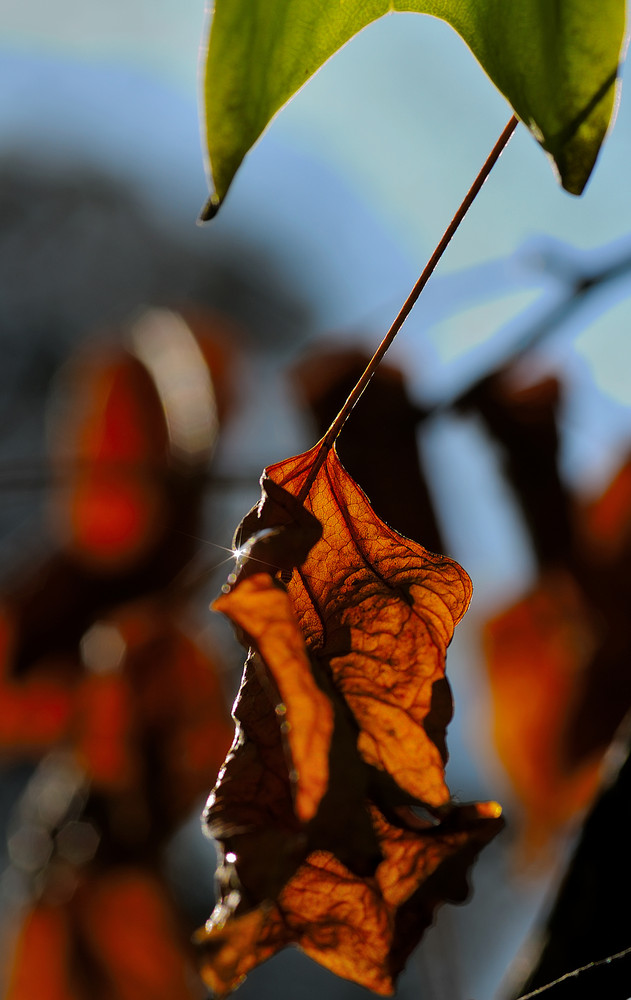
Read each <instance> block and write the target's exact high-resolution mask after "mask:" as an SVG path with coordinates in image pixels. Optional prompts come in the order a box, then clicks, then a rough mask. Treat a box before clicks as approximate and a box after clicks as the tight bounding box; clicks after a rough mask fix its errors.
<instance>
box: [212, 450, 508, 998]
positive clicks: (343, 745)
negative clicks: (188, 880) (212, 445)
mask: <svg viewBox="0 0 631 1000" xmlns="http://www.w3.org/2000/svg"><path fill="white" fill-rule="evenodd" d="M317 454H318V446H317V445H316V447H315V448H314V449H312V450H311V451H309V452H307V453H305V454H304V455H300V456H298V457H296V458H292V459H288V460H287V461H285V462H282V463H280V464H279V465H276V466H272V467H271V468H269V469H268V470H266V472H265V473H264V475H263V478H262V487H263V498H262V500H261V502H260V503H259V505H258V506H257V507H256V508H254V510H253V511H251V512H250V514H248V515H247V516H246V518H245V519H244V521H243V522H242V524H241V526H240V529H239V531H238V533H237V538H236V545H237V546H238V565H237V569H236V571H235V573H233V574H231V576H230V577H229V581H228V584H227V585H226V586H225V587H224V594H223V595H222V596H221V597H220V598H219V599H218V601H217V602H216V604H215V607H216V608H217V609H218V610H221V611H223V612H224V613H226V614H227V615H228V616H229V617H230V618H231V619H232V621H233V622H234V623H235V624H236V625H237V627H238V629H239V630H240V632H241V633H242V634H243V638H244V641H245V643H246V644H247V645H249V646H250V654H249V656H248V660H247V662H246V667H245V671H244V678H243V681H242V685H241V689H240V692H239V696H238V698H237V701H236V704H235V708H234V716H235V720H236V724H237V730H236V735H235V739H234V742H233V745H232V748H231V751H230V753H229V755H228V758H227V759H226V762H225V764H224V767H223V769H222V771H221V773H220V775H219V779H218V782H217V785H216V787H215V789H214V791H213V793H212V795H211V797H210V799H209V803H208V806H207V809H206V814H205V818H206V823H207V828H208V832H209V833H210V835H211V836H212V837H214V838H215V839H216V840H217V841H219V843H220V859H221V860H220V864H219V868H218V872H217V881H218V886H219V889H220V899H219V902H218V903H217V906H216V908H215V910H214V911H213V914H212V915H211V917H210V919H209V921H208V923H207V924H206V926H205V928H203V929H202V930H200V931H199V932H198V935H197V940H198V944H199V946H200V949H201V967H202V973H203V975H204V978H205V980H206V982H207V984H208V985H209V986H210V987H211V989H212V990H213V991H214V992H215V993H216V994H218V995H224V994H225V993H227V992H229V991H230V990H231V989H233V988H234V987H235V986H236V985H238V983H239V982H240V981H241V980H242V978H243V977H244V976H245V975H246V974H247V973H248V972H249V971H250V969H251V968H253V967H254V966H255V965H257V964H259V963H260V962H262V961H264V960H265V959H267V958H269V957H270V956H271V955H273V954H274V953H275V952H277V951H278V950H279V949H280V948H282V947H284V946H286V945H288V944H291V943H295V944H298V945H299V946H300V947H301V948H302V949H303V950H304V951H305V952H306V953H307V954H309V955H310V956H311V957H312V958H314V959H316V960H317V961H318V962H320V963H321V964H322V965H324V966H326V967H327V968H329V969H331V970H332V971H334V972H336V973H338V974H339V975H341V976H344V977H346V978H349V979H353V980H355V981H356V982H358V983H361V984H362V985H364V986H367V987H368V988H370V989H372V990H375V991H376V992H379V993H383V994H388V993H391V992H392V990H393V988H394V981H395V978H396V976H397V975H398V973H399V972H400V971H401V969H402V968H403V965H404V963H405V961H406V959H407V957H408V955H409V953H410V952H411V950H412V949H413V948H414V947H415V945H416V944H417V942H418V941H419V940H420V937H421V935H422V933H423V931H424V930H425V928H426V927H427V926H429V924H430V923H431V921H432V919H433V913H434V910H435V908H436V906H437V905H439V904H440V903H442V902H444V901H447V900H452V901H460V900H462V899H464V898H465V896H466V894H467V882H466V873H467V870H468V868H469V866H470V864H471V863H472V861H473V859H474V857H475V856H476V855H477V853H478V852H479V850H480V849H481V848H482V847H483V846H484V845H485V844H486V843H487V842H488V841H489V840H491V839H492V838H493V837H494V836H495V834H496V833H497V832H498V831H499V829H501V826H502V820H501V818H500V812H501V810H500V808H499V806H497V804H496V803H483V804H474V805H471V806H457V805H454V804H453V803H452V802H451V800H450V794H449V790H448V788H447V786H446V784H445V776H444V765H445V761H446V757H447V753H446V747H445V729H446V726H447V723H448V722H449V719H450V717H451V711H452V703H451V695H450V691H449V686H448V684H447V681H446V679H445V676H444V667H445V651H446V647H447V644H448V643H449V641H450V639H451V637H452V634H453V629H454V626H455V624H456V623H457V621H458V620H459V619H460V618H461V616H462V615H463V614H464V612H465V610H466V607H467V605H468V602H469V598H470V592H471V584H470V581H469V578H468V576H467V575H466V573H465V572H464V571H463V570H462V569H461V568H460V566H458V565H457V564H456V563H455V562H453V561H452V560H450V559H448V558H446V557H443V556H439V555H434V554H432V553H430V552H428V551H427V550H426V549H424V548H423V546H422V545H420V544H418V543H417V542H414V541H411V540H410V539H408V538H404V537H403V536H402V535H399V534H397V532H395V531H393V530H392V529H391V528H389V527H388V526H387V525H386V524H385V523H384V522H383V521H381V520H380V519H379V518H378V517H376V515H375V514H374V512H373V511H372V509H371V507H370V504H369V502H368V500H367V498H366V496H365V495H364V494H363V493H362V491H361V490H360V489H359V488H358V487H357V485H356V484H355V483H354V482H353V480H352V479H351V477H350V476H349V475H348V474H347V472H346V471H345V470H344V468H343V467H342V465H341V464H340V462H339V460H338V458H337V455H336V453H335V451H334V450H332V451H331V452H329V454H328V457H327V459H326V461H325V462H324V463H323V464H322V466H321V467H320V468H319V471H318V472H317V475H315V478H314V480H313V482H312V484H311V485H310V487H309V490H308V494H307V499H306V500H305V502H304V504H303V503H301V502H300V499H299V498H300V496H301V494H302V493H303V492H304V488H305V484H306V483H307V480H308V477H309V476H310V473H311V472H312V469H313V466H314V462H315V460H316V456H317Z"/></svg>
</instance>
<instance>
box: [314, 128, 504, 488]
mask: <svg viewBox="0 0 631 1000" xmlns="http://www.w3.org/2000/svg"><path fill="white" fill-rule="evenodd" d="M517 124H518V119H517V118H516V116H515V115H513V117H512V118H511V119H510V121H509V122H508V124H507V125H506V126H505V128H504V130H503V132H502V134H501V135H500V137H499V139H498V140H497V142H496V143H495V145H494V146H493V149H492V150H491V152H490V153H489V155H488V156H487V158H486V160H485V162H484V164H483V166H482V168H481V169H480V171H479V173H478V175H477V177H476V178H475V180H474V182H473V184H472V185H471V187H470V188H469V190H468V192H467V194H466V195H465V197H464V199H463V201H462V203H461V205H460V207H459V208H458V211H457V212H456V214H455V215H454V217H453V219H452V220H451V222H450V223H449V225H448V226H447V229H446V230H445V232H444V233H443V235H442V238H441V239H440V241H439V243H438V245H437V247H436V249H435V250H434V252H433V254H432V256H431V257H430V259H429V260H428V262H427V264H426V265H425V268H424V269H423V273H422V274H421V276H420V277H419V279H418V281H417V282H416V284H415V285H414V288H413V289H412V291H411V292H410V294H409V295H408V297H407V299H406V300H405V302H404V303H403V306H402V307H401V309H400V310H399V313H398V315H397V316H396V318H395V320H394V322H393V323H392V326H391V327H390V329H389V330H388V332H387V333H386V335H385V337H384V338H383V340H382V341H381V343H380V344H379V347H378V348H377V350H376V351H375V353H374V354H373V356H372V358H371V359H370V361H369V362H368V365H367V366H366V368H365V370H364V373H363V374H362V376H361V377H360V379H359V380H358V382H357V383H356V385H355V387H354V388H353V389H352V391H351V393H350V394H349V396H348V398H347V400H346V402H345V403H344V406H343V407H342V409H341V410H340V412H339V413H338V415H337V416H336V418H335V420H334V421H333V423H332V424H331V426H330V427H329V429H328V431H327V432H326V434H325V435H324V437H323V438H322V442H321V444H320V450H319V451H318V454H317V455H316V458H315V461H314V463H313V466H312V468H311V471H310V473H309V475H308V477H307V479H306V480H305V482H304V484H303V487H302V489H301V491H300V495H299V496H298V500H299V502H300V503H304V501H305V499H306V498H307V496H308V494H309V490H310V489H311V487H312V485H313V483H314V481H315V478H316V476H317V474H318V471H319V470H320V468H321V466H322V463H323V462H324V461H325V459H326V456H327V455H328V453H329V451H330V449H331V448H332V446H333V443H334V441H335V439H336V438H337V436H338V434H339V433H340V431H341V430H342V427H343V426H344V424H345V423H346V421H347V419H348V417H349V416H350V414H351V411H352V409H353V407H354V406H355V404H356V403H357V401H358V400H359V398H360V396H361V395H362V393H363V391H364V389H365V388H366V386H367V385H368V383H369V382H370V380H371V378H372V377H373V375H374V374H375V372H376V370H377V368H378V367H379V364H380V362H381V360H382V358H383V356H384V354H385V353H386V351H387V350H388V348H389V347H390V345H391V344H392V341H393V340H394V338H395V337H396V335H397V333H398V332H399V330H400V329H401V327H402V326H403V324H404V322H405V320H406V319H407V317H408V316H409V314H410V312H411V311H412V309H413V307H414V306H415V305H416V302H417V301H418V298H419V296H420V294H421V292H422V291H423V289H424V288H425V285H426V284H427V282H428V281H429V279H430V277H431V275H432V274H433V272H434V270H435V269H436V265H437V264H438V262H439V260H440V258H441V257H442V255H443V254H444V252H445V250H446V249H447V246H448V245H449V243H450V241H451V238H452V236H453V235H454V233H455V232H456V230H457V229H458V227H459V225H460V223H461V222H462V220H463V219H464V217H465V215H466V214H467V212H468V211H469V209H470V208H471V205H472V204H473V202H474V201H475V198H476V197H477V195H478V194H479V192H480V189H481V188H482V185H483V184H484V182H485V180H486V179H487V177H488V176H489V174H490V172H491V170H492V169H493V167H494V166H495V164H496V163H497V161H498V159H499V158H500V155H501V153H502V152H503V150H504V148H505V147H506V145H507V143H508V140H509V139H510V137H511V136H512V134H513V132H514V131H515V129H516V127H517Z"/></svg>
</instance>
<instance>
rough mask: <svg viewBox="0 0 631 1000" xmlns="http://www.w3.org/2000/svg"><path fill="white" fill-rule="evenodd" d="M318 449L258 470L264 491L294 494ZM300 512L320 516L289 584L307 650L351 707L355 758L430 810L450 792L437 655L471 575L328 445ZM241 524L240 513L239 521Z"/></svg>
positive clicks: (444, 690)
mask: <svg viewBox="0 0 631 1000" xmlns="http://www.w3.org/2000/svg"><path fill="white" fill-rule="evenodd" d="M318 447H319V446H318V445H316V446H315V447H314V448H312V449H311V451H308V452H306V453H305V454H304V455H299V456H298V457H297V458H291V459H288V460H287V461H285V462H281V463H280V464H278V465H274V466H271V467H270V468H269V469H267V470H266V472H265V474H264V476H263V478H262V480H261V483H262V487H263V490H264V492H265V491H268V492H269V491H270V481H271V482H272V483H275V484H278V485H279V486H282V487H283V488H284V489H285V490H287V491H288V492H289V493H291V494H293V495H294V496H295V495H296V494H298V493H299V492H300V489H301V487H302V485H303V483H304V482H305V480H306V478H307V476H308V474H309V472H310V469H311V466H312V464H313V462H314V459H315V457H316V455H317V452H318ZM305 508H306V509H307V510H308V511H311V512H312V514H313V515H314V516H315V517H316V518H317V519H318V521H319V522H320V523H321V524H322V537H321V538H320V539H319V540H318V541H316V542H315V544H314V545H313V547H312V548H311V551H310V553H309V557H308V560H307V561H305V562H304V564H303V565H302V566H300V568H298V569H296V570H294V572H293V575H292V578H291V580H290V582H289V584H288V587H287V592H288V594H289V597H290V599H291V601H292V605H293V608H294V613H295V614H296V617H297V619H298V622H299V623H300V626H301V628H302V631H303V633H304V636H305V641H306V643H307V647H308V648H309V650H310V652H311V653H312V654H314V655H316V656H317V657H318V658H320V659H322V660H325V661H326V662H327V663H328V666H329V669H330V671H331V676H332V680H333V683H334V684H335V687H336V688H337V690H339V691H340V692H341V694H342V695H343V696H344V698H345V700H346V702H347V704H348V705H349V707H350V709H351V711H352V712H353V714H354V716H355V718H356V720H357V723H358V725H359V727H360V735H359V749H360V752H361V754H362V757H363V758H364V760H365V761H366V762H367V763H369V764H373V765H375V766H376V767H378V768H379V769H381V770H384V771H387V772H388V773H389V774H391V775H392V777H394V779H395V780H396V781H397V783H398V784H399V785H400V787H401V788H402V789H404V790H405V791H406V792H409V794H410V795H412V796H413V797H414V798H416V799H419V800H421V801H423V802H425V803H427V804H428V805H433V806H440V805H442V804H443V803H445V802H447V801H448V799H449V791H448V789H447V787H446V785H445V781H444V775H443V767H444V763H445V761H446V756H447V755H446V749H445V744H444V734H445V728H446V726H447V723H448V722H449V719H450V718H451V711H452V708H451V695H450V693H449V689H448V686H447V682H446V681H445V680H444V671H445V651H446V647H447V645H448V643H449V642H450V641H451V638H452V635H453V630H454V626H455V625H456V623H457V622H458V621H459V620H460V618H461V617H462V615H463V614H464V612H465V611H466V609H467V606H468V603H469V600H470V597H471V581H470V580H469V577H468V576H467V574H466V573H465V572H464V570H463V569H462V568H461V567H460V566H458V564H457V563H455V562H453V560H451V559H447V558H446V557H445V556H440V555H435V554H433V553H431V552H428V551H427V549H425V548H423V546H422V545H420V544H419V543H418V542H414V541H412V540H411V539H409V538H405V537H404V536H403V535H399V534H398V533H397V532H396V531H394V530H393V529H392V528H390V527H388V525H387V524H385V523H384V522H383V521H381V520H380V519H379V518H378V517H377V516H376V515H375V513H374V512H373V510H372V508H371V506H370V503H369V501H368V498H367V497H366V495H365V494H364V493H363V492H362V491H361V490H360V489H359V487H358V486H357V485H356V483H354V482H353V480H352V479H351V477H350V476H349V475H348V473H347V472H346V470H345V469H344V467H343V466H342V465H341V463H340V461H339V459H338V458H337V455H336V453H335V450H334V449H332V450H331V451H330V452H329V455H328V457H327V459H326V462H325V463H324V465H323V466H322V468H321V469H320V471H319V473H318V475H317V477H316V480H315V482H314V484H313V486H312V487H311V489H310V491H309V496H308V497H307V500H306V502H305ZM271 509H272V510H273V508H271ZM257 515H258V521H259V525H258V526H259V528H265V527H268V525H267V523H266V520H267V518H266V515H267V511H266V509H265V506H264V505H263V506H262V507H261V509H260V514H259V512H257ZM251 527H254V523H253V522H252V520H251V515H250V519H248V518H246V519H245V521H244V528H245V529H250V528H251ZM411 745H412V746H414V751H415V752H414V753H410V752H409V751H410V746H411ZM419 751H420V752H419Z"/></svg>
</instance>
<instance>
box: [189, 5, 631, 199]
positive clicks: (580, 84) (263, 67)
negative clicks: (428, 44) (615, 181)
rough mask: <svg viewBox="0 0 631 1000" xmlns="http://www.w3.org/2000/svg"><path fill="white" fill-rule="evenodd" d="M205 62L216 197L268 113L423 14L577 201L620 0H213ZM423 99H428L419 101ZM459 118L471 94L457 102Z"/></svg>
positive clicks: (617, 40)
mask: <svg viewBox="0 0 631 1000" xmlns="http://www.w3.org/2000/svg"><path fill="white" fill-rule="evenodd" d="M213 10H214V13H213V18H212V22H211V23H210V25H209V29H210V34H209V41H208V48H207V55H206V68H205V109H204V116H203V117H204V127H205V133H206V139H207V148H208V161H209V168H208V171H209V175H210V177H211V180H212V184H213V187H214V192H213V195H212V197H211V200H210V202H209V204H208V206H207V209H206V211H205V215H204V217H206V218H210V217H211V216H212V215H213V214H214V212H215V211H216V210H217V207H218V206H219V204H220V203H221V201H222V200H223V199H224V197H225V195H226V192H227V190H228V188H229V186H230V183H231V181H232V179H233V177H234V174H235V173H236V171H237V169H238V167H239V165H240V163H241V161H242V160H243V157H244V156H245V154H246V153H247V152H248V150H249V149H250V148H251V147H252V145H253V144H254V142H256V140H257V139H258V137H259V136H260V135H261V133H262V132H263V130H264V129H265V128H266V127H267V125H268V124H269V122H270V121H271V119H272V118H273V117H274V115H275V114H276V113H277V112H278V111H279V110H280V109H281V108H282V107H283V105H284V104H286V103H287V101H288V100H289V99H290V98H291V97H292V96H293V95H294V94H295V93H296V91H298V90H299V89H300V87H302V86H303V85H304V84H305V83H306V82H307V80H308V79H309V78H310V77H311V76H312V75H313V74H314V73H315V72H316V70H318V69H319V68H320V67H321V66H322V64H323V63H324V62H326V60H327V59H329V58H330V56H332V55H333V54H334V53H335V52H337V51H338V49H340V48H341V47H342V46H343V45H344V44H345V43H346V42H348V41H349V40H350V39H351V38H352V37H353V36H354V35H356V34H357V33H358V32H359V31H361V29H362V28H365V27H366V26H367V25H368V24H370V23H371V22H373V21H375V20H377V19H378V18H380V17H382V16H383V15H384V14H388V13H391V12H393V11H411V12H417V13H421V14H431V15H434V16H435V17H439V18H442V19H443V20H445V21H447V22H448V23H449V24H450V25H451V26H452V27H453V28H454V29H455V30H456V31H457V32H458V33H459V34H460V35H461V37H462V38H463V39H464V41H465V42H466V43H467V45H468V46H469V47H470V48H471V50H472V52H473V53H474V55H475V56H476V58H477V59H478V60H479V62H480V64H481V66H482V67H483V69H484V70H485V71H486V73H487V74H488V75H489V77H490V78H491V80H492V81H493V83H494V84H495V85H496V87H498V89H499V90H500V91H501V92H502V93H503V94H504V96H505V97H506V99H507V100H508V102H509V103H510V104H511V105H512V107H513V109H514V111H515V113H516V114H517V115H518V117H519V118H521V120H522V121H523V122H524V123H525V125H526V126H527V127H528V128H529V129H530V131H531V132H532V134H533V135H534V136H535V138H536V139H537V141H538V142H540V143H541V145H542V146H543V148H544V150H546V152H547V153H548V154H549V156H550V158H551V159H552V161H553V163H554V165H555V169H556V170H557V172H558V174H559V175H560V178H561V181H562V183H563V185H564V187H565V188H566V189H567V190H568V191H571V192H572V193H574V194H580V192H581V191H582V190H583V188H584V186H585V184H586V182H587V179H588V177H589V175H590V173H591V170H592V168H593V165H594V161H595V159H596V156H597V154H598V150H599V148H600V145H601V143H602V141H603V138H604V136H605V133H606V130H607V128H608V125H609V122H610V118H611V114H612V110H613V107H614V96H615V80H616V76H617V72H618V63H619V60H620V50H621V46H622V40H623V32H624V18H625V5H624V0H602V2H601V3H600V4H599V6H598V16H594V7H593V4H592V3H591V2H590V0H556V2H554V3H551V2H550V0H520V3H519V4H508V3H505V2H502V0H477V2H476V3H475V4H470V3H462V2H461V0H354V2H353V3H340V2H339V0H317V2H314V0H216V3H215V5H214V8H213ZM424 97H425V98H426V99H429V100H431V99H432V95H431V94H428V95H419V100H420V101H421V102H422V101H423V99H424ZM462 100H463V111H464V108H465V107H466V102H467V95H466V94H463V95H462Z"/></svg>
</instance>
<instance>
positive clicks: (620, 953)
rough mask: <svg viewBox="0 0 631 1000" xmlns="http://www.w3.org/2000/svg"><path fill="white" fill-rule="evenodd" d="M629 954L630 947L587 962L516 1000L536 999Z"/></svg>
mask: <svg viewBox="0 0 631 1000" xmlns="http://www.w3.org/2000/svg"><path fill="white" fill-rule="evenodd" d="M629 954H631V947H629V948H625V949H624V950H623V951H618V952H616V954H615V955H609V957H608V958H601V959H600V960H599V961H598V962H588V963H587V965H582V966H581V967H580V969H573V970H572V972H566V973H565V975H564V976H560V977H559V979H555V980H554V982H553V983H546V985H545V986H539V988H538V989H536V990H533V991H532V993H524V995H523V996H521V997H519V998H518V1000H532V997H538V996H539V995H540V994H541V993H544V992H545V991H546V990H551V989H552V987H553V986H558V985H559V983H562V982H564V980H566V979H571V978H572V976H579V975H580V974H581V972H587V971H588V970H589V969H595V968H597V967H598V966H599V965H610V964H611V962H615V961H616V959H617V958H624V957H625V955H629Z"/></svg>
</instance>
